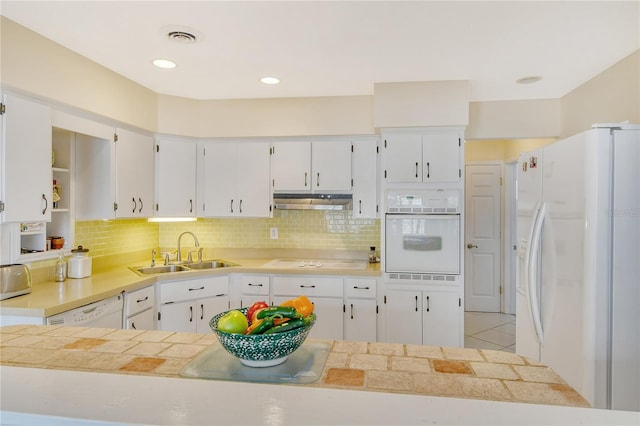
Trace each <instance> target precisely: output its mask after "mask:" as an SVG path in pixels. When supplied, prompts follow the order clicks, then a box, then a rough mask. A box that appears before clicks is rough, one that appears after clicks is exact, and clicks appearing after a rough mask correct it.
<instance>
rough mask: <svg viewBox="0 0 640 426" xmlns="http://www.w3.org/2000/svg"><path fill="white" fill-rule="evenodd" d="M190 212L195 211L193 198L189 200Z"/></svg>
mask: <svg viewBox="0 0 640 426" xmlns="http://www.w3.org/2000/svg"><path fill="white" fill-rule="evenodd" d="M189 213H193V200H191V199H190V200H189Z"/></svg>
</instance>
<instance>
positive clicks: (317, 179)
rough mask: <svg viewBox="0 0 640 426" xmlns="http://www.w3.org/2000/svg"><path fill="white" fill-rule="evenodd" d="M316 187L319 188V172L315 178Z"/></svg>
mask: <svg viewBox="0 0 640 426" xmlns="http://www.w3.org/2000/svg"><path fill="white" fill-rule="evenodd" d="M316 186H320V172H318V175H317V176H316Z"/></svg>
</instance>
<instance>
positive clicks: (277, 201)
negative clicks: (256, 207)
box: [273, 194, 353, 210]
mask: <svg viewBox="0 0 640 426" xmlns="http://www.w3.org/2000/svg"><path fill="white" fill-rule="evenodd" d="M352 199H353V196H352V195H351V194H273V205H274V206H275V208H276V209H280V210H351V209H352V205H353V203H352Z"/></svg>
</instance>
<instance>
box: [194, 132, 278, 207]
mask: <svg viewBox="0 0 640 426" xmlns="http://www.w3.org/2000/svg"><path fill="white" fill-rule="evenodd" d="M200 155H202V164H203V165H204V167H203V168H204V171H203V174H204V179H203V182H202V185H203V186H204V191H203V198H204V200H203V203H202V204H203V207H204V210H203V215H204V216H205V217H228V216H233V215H234V207H235V208H236V209H237V207H238V201H237V200H235V198H236V164H237V156H236V144H235V143H234V142H221V143H210V144H206V145H204V146H202V147H201V151H200ZM267 184H268V183H267ZM234 202H235V206H234Z"/></svg>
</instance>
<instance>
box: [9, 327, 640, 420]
mask: <svg viewBox="0 0 640 426" xmlns="http://www.w3.org/2000/svg"><path fill="white" fill-rule="evenodd" d="M316 342H321V343H326V344H328V345H329V347H330V349H329V353H328V357H327V360H326V364H325V366H324V370H323V371H322V376H321V377H320V379H319V380H318V381H316V382H315V383H311V384H304V385H278V384H265V383H245V382H233V381H221V380H204V379H190V378H183V377H181V376H180V375H179V372H180V371H181V370H182V369H183V368H184V367H185V366H186V365H187V364H189V363H190V362H191V361H192V360H193V359H194V358H196V357H197V356H198V354H200V353H202V352H203V351H205V350H206V349H208V348H210V347H211V346H212V345H217V344H218V343H217V341H216V337H215V335H213V334H192V333H173V332H165V331H142V330H114V329H99V328H83V327H57V326H39V325H38V326H34V325H16V326H6V327H2V328H0V364H1V367H0V376H1V379H2V380H1V382H2V383H1V385H0V386H1V394H2V399H1V400H0V409H1V412H0V415H1V416H2V418H1V419H0V423H2V424H5V423H11V424H30V423H33V422H40V423H47V422H49V423H50V422H52V421H54V420H55V418H54V417H52V416H56V417H61V418H62V420H61V419H59V418H58V421H60V422H61V423H58V424H63V423H64V422H65V421H69V419H70V418H72V419H75V420H74V421H76V422H78V420H77V419H82V421H87V420H94V421H95V420H97V421H101V422H114V423H128V424H225V425H227V424H278V425H287V424H297V425H300V424H398V425H399V424H426V423H429V424H514V423H519V424H551V423H552V424H633V425H637V424H638V422H639V420H640V413H633V412H619V411H607V410H597V409H591V408H586V407H588V404H587V403H586V401H585V400H584V399H583V398H582V397H581V396H580V395H579V394H578V393H577V392H575V391H574V390H573V389H572V388H571V387H569V386H568V385H567V384H566V383H565V382H564V381H563V380H562V379H561V378H560V377H559V376H558V375H556V374H555V373H554V372H553V371H552V370H551V369H549V368H548V367H546V366H544V365H541V364H539V363H535V362H533V361H531V360H529V359H526V358H523V357H520V356H518V355H515V354H511V353H506V352H497V351H491V350H476V349H462V348H445V347H432V346H414V345H401V344H386V343H366V342H349V341H314V340H311V339H310V340H309V341H308V342H307V343H316ZM76 424H82V423H76Z"/></svg>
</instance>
